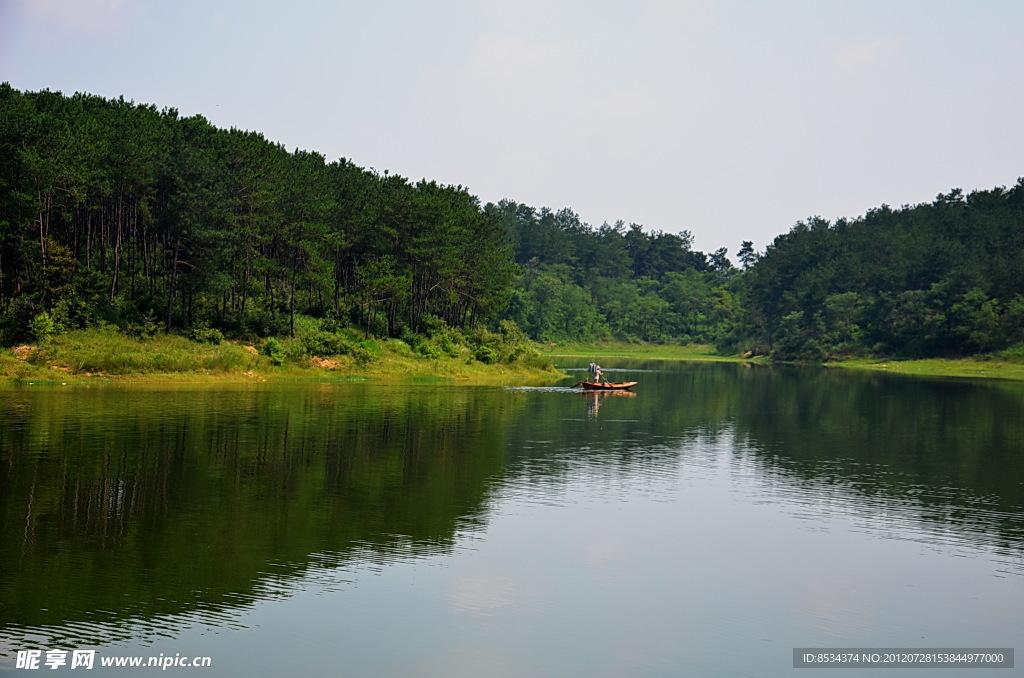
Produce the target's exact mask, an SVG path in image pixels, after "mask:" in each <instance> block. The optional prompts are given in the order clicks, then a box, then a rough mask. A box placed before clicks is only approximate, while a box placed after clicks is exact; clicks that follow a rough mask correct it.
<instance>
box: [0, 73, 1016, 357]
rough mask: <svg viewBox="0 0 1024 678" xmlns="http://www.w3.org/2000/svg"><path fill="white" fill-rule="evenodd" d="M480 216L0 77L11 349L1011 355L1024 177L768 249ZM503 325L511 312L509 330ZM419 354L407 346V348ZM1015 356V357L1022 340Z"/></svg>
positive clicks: (444, 189) (519, 210)
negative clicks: (223, 340) (107, 335)
mask: <svg viewBox="0 0 1024 678" xmlns="http://www.w3.org/2000/svg"><path fill="white" fill-rule="evenodd" d="M692 244H693V240H692V237H691V235H690V233H689V232H687V231H682V232H680V233H665V232H662V231H644V229H643V228H642V227H641V226H640V225H638V224H629V225H627V224H625V223H623V222H621V221H620V222H617V223H615V224H613V225H609V224H607V223H605V224H602V225H601V226H600V227H597V228H594V227H591V226H590V225H588V224H586V223H583V222H582V221H581V220H580V218H579V217H578V216H577V215H576V214H575V213H574V212H573V211H571V210H569V209H562V210H560V211H553V210H551V209H549V208H546V207H545V208H541V209H537V208H534V207H531V206H528V205H523V204H519V203H516V202H513V201H511V200H504V201H502V202H500V203H498V204H487V205H481V204H480V201H479V200H478V199H477V198H476V197H475V196H473V195H471V194H470V193H469V192H468V191H467V190H466V189H464V188H463V187H461V186H444V185H439V184H437V183H436V182H432V181H427V180H423V181H420V182H417V183H412V182H410V181H409V180H407V179H405V178H403V177H400V176H395V175H390V174H389V173H387V172H384V173H383V174H378V173H376V172H374V171H368V170H365V169H362V168H360V167H357V166H356V165H354V164H353V163H351V162H349V161H347V160H345V159H340V160H336V161H327V160H326V159H325V158H324V157H323V156H321V155H319V154H317V153H315V152H310V151H303V150H295V151H292V152H290V151H288V150H286V149H285V148H283V147H282V146H281V145H280V144H276V143H273V142H271V141H268V140H267V139H265V138H264V137H263V136H262V135H261V134H259V133H256V132H249V131H242V130H238V129H230V130H222V129H218V128H215V127H214V126H212V125H211V124H210V123H209V122H208V121H207V120H205V119H204V118H203V117H202V116H193V117H181V116H180V115H179V114H178V112H177V111H175V110H173V109H165V110H157V109H156V108H155V107H153V106H146V105H140V104H135V103H132V102H126V101H125V100H124V99H118V100H107V99H103V98H100V97H96V96H90V95H84V94H76V95H74V96H71V97H66V96H64V95H62V94H60V93H54V92H49V91H42V92H35V93H22V92H19V91H17V90H15V89H13V88H12V87H10V86H9V85H7V84H3V85H0V339H2V340H3V341H4V343H6V344H7V345H10V343H12V342H14V341H21V340H24V339H30V338H32V337H33V334H35V335H41V334H45V333H46V332H52V331H55V330H56V329H59V328H65V329H73V328H76V327H85V326H88V325H90V324H94V323H107V324H112V325H116V326H118V327H120V328H121V329H123V330H125V331H127V332H129V333H132V332H141V331H152V330H153V329H155V328H156V327H162V328H164V329H165V330H167V331H180V330H185V329H190V330H196V329H216V330H218V331H222V332H224V333H227V334H234V335H237V336H241V335H247V336H271V335H284V334H292V335H293V336H294V335H295V334H296V323H297V319H299V320H300V321H301V319H303V318H310V317H312V318H314V319H316V321H317V323H318V324H319V325H318V326H320V327H330V326H334V327H343V326H349V327H357V328H360V329H361V330H362V331H363V332H365V333H366V334H371V335H376V336H381V337H387V336H390V337H406V338H407V339H410V338H411V337H414V336H415V335H417V334H418V333H423V332H430V331H432V330H438V329H441V330H443V329H444V328H446V327H450V328H457V329H461V330H469V329H473V328H476V329H479V330H481V331H483V330H484V328H486V327H490V329H492V330H493V329H497V328H498V323H499V322H503V323H504V325H502V327H503V328H504V329H503V330H502V331H503V332H504V333H505V334H509V335H510V336H512V335H515V336H519V334H517V333H519V332H520V329H519V328H521V329H522V330H523V331H525V332H526V333H527V334H528V335H529V336H530V337H532V338H533V339H538V340H543V341H574V340H576V341H590V340H595V339H602V338H618V339H626V340H644V341H658V342H691V341H692V342H703V343H713V344H716V345H717V346H718V347H719V349H720V350H723V351H727V352H736V351H740V352H744V351H753V352H757V353H765V354H770V355H772V356H774V357H777V358H782V359H821V358H826V357H830V356H837V355H838V356H841V355H864V354H887V355H898V356H953V355H969V354H976V353H984V352H993V351H1000V350H1005V349H1008V348H1011V347H1013V346H1017V345H1020V344H1022V342H1024V180H1022V181H1019V182H1018V183H1017V185H1016V186H1014V187H1013V188H1012V189H1009V190H1006V189H1003V188H996V189H992V190H988V191H976V192H973V193H971V194H969V195H966V196H965V195H964V194H963V192H962V191H960V190H959V189H956V190H952V191H950V192H949V193H948V194H945V195H943V194H940V195H939V196H938V197H937V198H936V199H935V201H934V202H933V203H931V204H925V205H917V206H906V207H901V208H900V209H892V208H890V207H888V206H886V205H883V206H881V207H879V208H877V209H873V210H870V211H869V212H868V213H867V214H865V215H864V216H862V217H859V218H856V219H840V220H837V221H836V222H834V223H830V222H828V221H825V220H823V219H821V218H819V217H812V218H810V219H807V220H806V221H802V222H799V223H797V224H796V225H795V226H794V227H793V228H792V229H791V230H790V231H789V232H788V233H786V234H783V235H780V236H779V237H778V238H776V239H775V241H774V242H773V243H772V244H771V245H770V246H769V247H768V248H767V250H766V251H765V252H763V253H759V252H755V251H754V248H753V244H752V242H751V241H744V242H743V243H741V245H740V247H739V248H738V251H737V256H738V261H739V263H740V268H736V267H734V266H733V265H732V263H731V262H730V261H729V259H728V257H727V252H726V251H725V249H721V250H718V251H716V252H713V253H711V254H704V253H701V252H698V251H694V250H693V249H692ZM509 321H514V324H512V323H510V322H509ZM413 343H415V342H413ZM1020 352H1021V353H1024V348H1022V349H1021V350H1020Z"/></svg>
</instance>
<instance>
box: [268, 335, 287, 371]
mask: <svg viewBox="0 0 1024 678" xmlns="http://www.w3.org/2000/svg"><path fill="white" fill-rule="evenodd" d="M263 355H265V356H267V357H269V358H270V362H271V364H273V365H275V366H277V367H280V366H281V365H284V358H285V352H284V346H282V345H281V342H279V341H278V340H277V339H275V338H273V337H271V338H270V339H267V342H266V343H265V344H263Z"/></svg>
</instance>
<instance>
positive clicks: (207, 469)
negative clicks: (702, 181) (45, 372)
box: [0, 361, 1024, 678]
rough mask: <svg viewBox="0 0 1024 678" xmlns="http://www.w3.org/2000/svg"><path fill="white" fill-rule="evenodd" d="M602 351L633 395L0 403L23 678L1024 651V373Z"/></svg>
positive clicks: (347, 393) (411, 392)
mask: <svg viewBox="0 0 1024 678" xmlns="http://www.w3.org/2000/svg"><path fill="white" fill-rule="evenodd" d="M581 362H587V361H581ZM562 367H563V368H570V369H574V368H578V367H581V365H576V364H573V363H567V364H564V365H562ZM611 367H612V369H611V370H609V375H608V376H609V378H612V379H613V380H616V381H619V380H623V381H624V380H627V379H628V380H637V381H639V382H640V385H639V386H638V387H637V388H636V394H635V395H613V394H606V395H594V394H590V395H584V394H579V393H576V392H575V391H573V390H571V389H569V388H567V387H568V386H571V384H573V383H575V381H578V380H579V378H581V377H582V376H584V373H583V372H580V373H576V372H570V374H573V375H574V377H575V378H572V379H568V380H566V381H565V382H564V384H563V385H561V386H553V387H545V388H526V387H497V386H495V387H468V386H457V385H450V384H431V383H414V384H402V385H397V384H380V383H349V382H338V383H323V382H320V383H302V384H289V385H273V386H268V385H253V386H230V387H217V388H202V389H197V388H192V389H190V388H182V387H175V388H171V387H168V388H164V389H160V388H138V387H136V388H132V387H105V388H74V389H72V388H67V387H64V388H61V387H54V386H24V387H20V388H12V389H8V390H4V391H0V671H2V670H3V669H5V668H6V669H12V670H13V671H14V673H12V675H14V674H17V673H21V671H18V670H16V669H14V666H15V656H16V654H17V651H18V650H28V649H39V650H44V651H45V650H50V649H66V650H72V649H95V650H96V651H97V654H96V657H97V659H96V665H95V667H94V668H93V670H92V672H91V673H90V674H86V675H130V674H132V672H131V670H129V669H124V668H104V667H102V666H100V665H99V663H100V658H103V657H114V656H141V657H150V656H159V655H160V654H163V655H164V656H165V657H173V656H175V655H181V656H186V657H193V656H209V657H210V658H211V660H212V664H213V666H212V667H211V668H210V669H205V670H203V671H202V673H204V674H206V675H218V676H286V675H287V676H304V675H339V676H438V677H442V676H444V677H452V676H454V677H458V676H474V677H475V676H516V677H517V678H521V677H524V676H552V677H554V676H560V677H561V676H587V677H594V676H615V677H621V676H709V675H721V676H780V675H787V676H789V675H792V674H793V672H794V671H795V669H793V668H792V652H793V648H795V647H850V648H853V647H932V648H934V647H1014V648H1016V649H1017V651H1018V653H1021V652H1024V613H1022V610H1024V387H1022V385H1019V384H1004V383H995V382H990V383H979V382H965V381H930V380H913V379H899V378H891V377H886V376H884V375H862V374H849V373H845V372H838V373H837V372H833V371H827V370H814V369H807V370H800V369H778V368H763V367H758V368H748V367H743V366H738V365H731V364H729V365H714V364H694V363H672V362H655V361H647V362H642V361H621V362H619V363H615V364H612V365H611ZM44 660H45V654H44ZM1016 663H1017V666H1018V668H1016V669H1012V670H998V669H994V670H987V671H985V670H975V671H971V670H969V669H959V670H957V671H956V672H955V673H956V675H957V676H968V675H985V676H991V675H1020V673H1021V672H1022V669H1021V668H1019V667H1021V666H1022V665H1024V657H1018V658H1017V662H1016ZM43 669H44V670H46V671H47V672H48V673H49V669H46V668H45V666H44V667H43ZM61 671H62V672H64V673H71V669H69V668H68V667H63V668H62V669H61ZM76 671H79V672H81V669H76ZM168 671H169V672H170V673H176V674H182V673H196V672H197V671H196V670H195V669H187V668H170V669H168ZM837 671H839V673H832V672H829V673H828V674H827V675H830V676H831V675H841V674H843V673H844V671H842V670H837ZM811 673H812V674H813V673H815V671H814V670H811ZM845 673H848V671H846V672H845ZM918 673H920V671H918ZM797 674H798V675H800V672H799V671H797ZM889 674H892V675H896V676H906V675H908V674H906V673H905V672H904V671H886V670H884V669H874V670H873V671H872V674H871V675H874V676H878V675H889ZM29 675H31V674H29ZM71 675H77V674H75V673H71ZM858 675H859V674H858Z"/></svg>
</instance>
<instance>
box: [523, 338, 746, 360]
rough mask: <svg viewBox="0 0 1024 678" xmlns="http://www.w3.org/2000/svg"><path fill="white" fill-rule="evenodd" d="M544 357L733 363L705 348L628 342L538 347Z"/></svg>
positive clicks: (706, 346)
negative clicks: (720, 361) (655, 359)
mask: <svg viewBox="0 0 1024 678" xmlns="http://www.w3.org/2000/svg"><path fill="white" fill-rule="evenodd" d="M540 351H541V353H542V354H544V355H547V356H558V357H574V358H575V357H580V358H586V357H594V358H658V359H664V360H722V361H728V360H737V358H736V357H728V356H722V355H718V354H717V353H716V352H715V347H714V346H710V345H708V344H682V345H672V344H666V345H662V344H631V343H628V342H614V341H607V342H595V343H590V344H584V343H579V344H575V343H574V344H541V345H540Z"/></svg>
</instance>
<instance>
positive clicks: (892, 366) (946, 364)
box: [540, 342, 1024, 381]
mask: <svg viewBox="0 0 1024 678" xmlns="http://www.w3.org/2000/svg"><path fill="white" fill-rule="evenodd" d="M540 349H541V353H542V354H544V355H546V356H549V357H552V358H581V359H588V360H594V359H600V358H640V359H643V358H650V359H657V360H685V361H703V362H712V361H714V362H736V363H757V364H771V363H770V360H769V359H768V358H766V357H764V356H756V357H755V356H741V355H731V356H730V355H719V354H717V353H716V352H715V349H714V347H713V346H708V345H706V344H685V345H658V344H629V343H625V342H601V343H594V344H564V345H559V344H542V345H540ZM812 364H819V365H822V366H823V367H826V368H842V369H852V370H866V371H874V372H886V373H889V374H904V375H913V376H923V377H954V378H962V379H1006V380H1013V381H1024V364H1022V363H1018V362H1010V361H1007V360H999V359H996V358H991V357H988V356H979V357H973V358H959V359H945V358H929V359H921V360H891V359H886V358H850V359H848V360H837V361H829V362H826V363H812Z"/></svg>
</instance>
